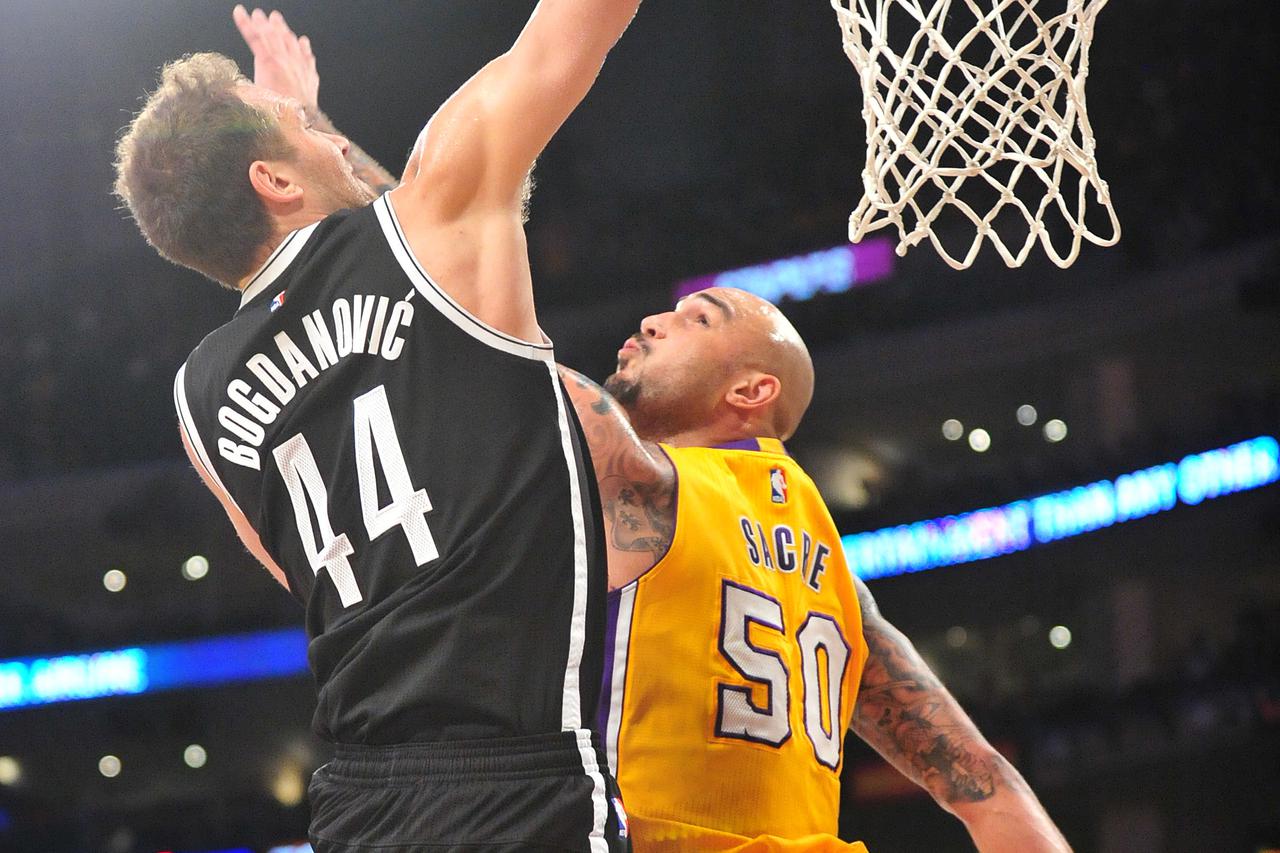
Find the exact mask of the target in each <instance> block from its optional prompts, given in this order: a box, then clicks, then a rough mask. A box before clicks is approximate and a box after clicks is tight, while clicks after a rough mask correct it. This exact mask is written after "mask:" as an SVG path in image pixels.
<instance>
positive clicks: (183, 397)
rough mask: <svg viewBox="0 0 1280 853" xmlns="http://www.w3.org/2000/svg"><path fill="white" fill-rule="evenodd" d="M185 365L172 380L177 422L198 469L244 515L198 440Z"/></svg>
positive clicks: (199, 439) (198, 434) (202, 444)
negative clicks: (192, 451)
mask: <svg viewBox="0 0 1280 853" xmlns="http://www.w3.org/2000/svg"><path fill="white" fill-rule="evenodd" d="M186 377H187V365H186V364H183V365H182V367H180V368H179V369H178V375H177V376H176V377H174V380H173V404H174V407H175V408H176V409H177V410H178V421H179V423H181V424H182V429H183V431H184V432H185V433H186V434H187V440H188V441H190V442H191V448H192V449H193V450H194V451H195V452H196V460H197V461H198V462H199V464H200V467H201V468H202V469H204V472H205V474H207V475H208V476H209V481H210V482H211V483H213V484H214V485H216V486H217V487H218V491H220V492H221V493H222V494H223V495H225V496H226V498H227V500H228V501H230V502H231V505H232V506H233V507H235V508H236V512H240V513H241V515H243V514H244V513H243V512H241V510H240V505H239V504H238V503H236V499H235V498H233V497H232V496H231V492H229V491H227V487H226V486H224V485H222V478H221V477H219V476H218V471H217V469H216V468H214V467H213V460H212V459H211V458H210V457H209V453H208V451H207V450H205V447H204V441H203V440H201V438H200V430H198V429H197V428H196V420H195V418H194V417H192V416H191V406H190V405H189V404H188V403H187V385H186Z"/></svg>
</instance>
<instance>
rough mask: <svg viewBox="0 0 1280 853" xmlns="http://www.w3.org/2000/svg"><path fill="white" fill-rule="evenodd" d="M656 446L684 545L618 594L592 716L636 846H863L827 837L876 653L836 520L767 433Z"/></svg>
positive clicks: (676, 544)
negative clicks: (853, 722)
mask: <svg viewBox="0 0 1280 853" xmlns="http://www.w3.org/2000/svg"><path fill="white" fill-rule="evenodd" d="M663 450H665V451H666V453H667V455H668V456H669V457H670V458H671V460H672V462H673V463H674V464H675V469H676V474H677V478H678V479H677V495H676V529H675V535H674V538H673V541H672V543H671V547H670V550H669V551H668V553H667V554H666V556H665V557H663V559H662V560H661V561H659V562H658V564H657V565H656V566H654V567H653V568H652V569H650V570H649V571H648V572H647V573H646V574H644V575H642V576H641V577H640V578H639V579H637V580H636V581H634V582H632V583H631V584H629V585H627V586H626V587H623V588H622V589H620V590H617V591H615V592H614V593H613V594H612V596H611V601H610V611H609V631H608V635H607V638H608V647H607V652H606V669H605V691H604V695H603V698H602V705H601V712H600V720H599V725H600V730H601V733H602V736H603V738H604V742H605V748H606V752H607V754H608V758H609V764H610V766H611V767H612V768H613V770H614V772H615V774H616V777H617V780H618V784H619V787H620V788H621V790H622V799H623V802H624V804H625V806H626V809H627V812H628V814H629V815H630V819H631V827H630V829H631V836H632V839H633V841H634V843H635V849H636V850H637V853H643V851H645V850H659V849H661V850H688V851H696V850H730V849H742V850H748V849H750V850H784V849H785V850H791V849H810V850H819V849H820V850H851V849H861V846H860V845H858V846H855V847H851V846H849V845H844V844H843V843H841V842H838V841H836V839H835V838H832V837H830V836H833V835H834V834H835V832H836V826H837V819H838V815H839V803H840V790H839V785H840V775H839V774H840V766H841V749H842V745H843V736H844V733H845V731H846V730H847V729H848V726H849V720H850V717H851V716H852V714H853V706H854V701H855V699H856V697H857V687H858V683H859V681H860V679H861V673H862V667H863V663H864V662H865V660H866V656H867V649H866V644H865V642H864V640H863V636H862V618H861V612H860V611H859V609H858V598H857V593H856V590H855V589H854V586H853V580H852V577H851V575H850V574H849V570H848V567H847V565H846V563H845V560H844V553H843V551H842V550H841V547H840V537H839V535H838V534H837V532H836V528H835V524H834V523H833V522H832V520H831V515H830V513H829V512H828V511H827V508H826V505H825V504H824V503H823V501H822V498H821V496H820V495H819V494H818V490H817V488H816V487H815V486H814V484H813V481H812V480H810V479H809V477H808V475H807V474H805V473H804V471H803V470H802V469H801V468H800V466H799V465H797V464H796V463H795V462H794V461H793V460H792V459H791V457H790V456H788V455H787V454H786V451H785V450H784V449H783V447H782V444H781V442H779V441H777V440H775V439H751V440H750V441H748V442H738V443H736V444H735V445H732V446H728V447H722V448H705V447H687V448H673V447H667V446H665V445H664V446H663ZM815 835H817V836H826V838H825V840H823V839H822V838H818V839H813V840H812V843H805V844H803V845H799V844H798V843H794V844H793V843H791V842H787V841H786V839H797V840H798V839H802V838H803V837H805V836H815ZM759 836H769V837H771V840H769V839H763V838H758V837H759ZM750 839H757V841H756V842H755V843H752V844H750V845H747V844H746V842H747V841H748V840H750ZM735 842H743V843H742V844H736V843H735Z"/></svg>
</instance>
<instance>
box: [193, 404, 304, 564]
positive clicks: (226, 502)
mask: <svg viewBox="0 0 1280 853" xmlns="http://www.w3.org/2000/svg"><path fill="white" fill-rule="evenodd" d="M178 431H179V432H180V433H181V434H182V446H183V448H184V449H185V450H186V451H187V458H188V459H190V460H191V465H192V467H194V468H195V469H196V473H197V474H199V475H200V479H201V480H203V481H204V484H205V487H206V488H207V489H208V490H209V491H211V492H213V496H214V497H216V498H217V499H218V503H220V504H222V509H223V511H225V512H226V514H227V518H229V519H231V524H232V526H233V527H235V529H236V535H237V536H239V537H240V541H241V542H243V543H244V546H245V547H246V548H248V549H249V553H250V554H252V555H253V556H254V557H256V558H257V560H258V562H260V563H262V565H263V567H264V568H265V569H266V570H267V571H268V572H270V573H271V576H272V577H274V578H275V579H276V581H278V582H279V584H280V585H281V586H282V587H284V588H285V589H288V588H289V581H288V580H287V579H286V577H285V573H284V570H283V569H281V568H280V566H279V565H277V564H276V561H275V560H273V559H271V555H270V554H268V553H267V549H266V548H264V547H262V540H261V539H260V538H258V531H256V530H254V529H253V525H252V524H250V523H249V519H247V518H245V517H244V513H243V512H241V511H240V508H239V507H238V506H236V504H235V501H233V500H231V496H230V495H228V494H227V493H226V491H225V490H224V489H223V488H222V487H221V486H220V485H218V483H216V482H215V481H214V479H213V477H211V476H210V475H209V472H208V471H206V470H205V467H204V465H203V464H202V463H201V462H200V458H199V457H198V456H197V455H196V451H195V448H194V447H192V446H191V439H190V438H188V437H187V428H186V427H185V426H183V424H182V422H181V421H179V422H178Z"/></svg>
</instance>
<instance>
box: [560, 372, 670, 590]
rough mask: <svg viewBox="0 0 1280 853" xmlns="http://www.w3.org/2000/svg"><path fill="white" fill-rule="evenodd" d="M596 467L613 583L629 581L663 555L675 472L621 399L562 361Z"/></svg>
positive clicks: (563, 374) (667, 540)
mask: <svg viewBox="0 0 1280 853" xmlns="http://www.w3.org/2000/svg"><path fill="white" fill-rule="evenodd" d="M560 377H561V379H563V380H564V384H565V389H566V390H567V391H568V393H569V398H570V400H572V402H573V406H574V409H575V410H577V412H578V420H579V421H581V423H582V429H583V432H584V433H585V434H586V437H587V444H588V446H589V447H590V449H591V464H592V467H594V468H595V472H596V482H597V484H598V486H599V490H600V503H601V508H602V509H603V510H604V520H605V527H606V531H605V533H606V539H607V541H608V547H609V587H610V589H617V588H619V587H623V586H626V585H627V584H629V583H631V581H633V580H635V579H636V578H637V577H639V576H640V575H642V574H644V573H645V572H646V571H648V570H649V569H651V568H653V566H654V564H655V563H657V562H658V561H659V560H661V559H662V557H663V555H664V554H666V553H667V549H668V548H669V547H670V546H671V540H672V537H673V536H674V535H675V526H676V525H675V522H676V516H675V513H676V476H675V468H674V466H673V465H672V464H671V460H670V459H668V458H667V455H666V454H665V453H663V452H662V449H661V448H660V447H658V445H656V444H654V443H652V442H647V441H642V440H641V439H640V437H639V436H637V435H636V433H635V430H633V429H632V428H631V422H630V421H628V420H627V416H626V414H625V413H624V412H623V411H622V409H621V408H620V407H619V406H618V404H617V402H616V401H615V400H614V399H613V397H612V396H611V395H610V394H609V392H608V391H605V390H604V389H603V388H601V387H600V386H599V385H597V384H596V383H595V382H592V381H591V380H590V379H588V378H587V377H585V376H583V375H582V374H581V373H578V372H577V371H574V370H570V369H569V368H567V367H564V366H560Z"/></svg>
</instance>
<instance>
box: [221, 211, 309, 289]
mask: <svg viewBox="0 0 1280 853" xmlns="http://www.w3.org/2000/svg"><path fill="white" fill-rule="evenodd" d="M321 219H324V214H318V213H315V212H312V211H306V210H301V211H298V213H296V214H292V215H290V216H285V217H278V218H277V219H276V220H275V229H274V231H273V233H272V235H271V239H269V240H266V241H264V242H263V244H262V245H261V246H259V247H258V251H257V252H256V253H254V259H253V269H252V271H251V272H250V273H249V274H248V275H246V276H245V277H244V278H242V279H240V280H239V281H238V282H236V290H239V291H243V290H244V289H245V288H246V287H247V286H248V285H249V282H251V281H253V280H254V279H255V278H257V276H258V273H259V272H261V271H262V268H263V266H265V265H266V263H267V260H268V259H269V258H270V257H271V254H272V253H273V252H274V251H275V250H276V249H277V248H278V247H279V246H280V244H281V243H282V242H284V238H285V237H288V236H289V235H290V234H292V233H293V232H294V231H297V230H298V229H299V228H306V227H307V226H308V225H310V224H312V223H313V222H319V221H320V220H321Z"/></svg>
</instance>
